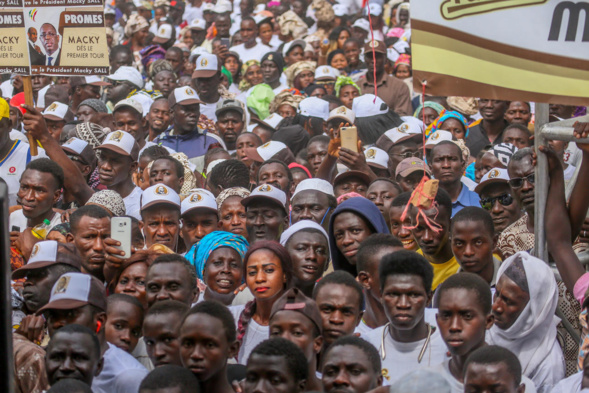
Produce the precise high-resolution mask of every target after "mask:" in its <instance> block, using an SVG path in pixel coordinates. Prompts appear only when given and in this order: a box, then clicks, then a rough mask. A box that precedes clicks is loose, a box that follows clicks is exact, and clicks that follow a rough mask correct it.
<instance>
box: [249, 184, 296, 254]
mask: <svg viewBox="0 0 589 393" xmlns="http://www.w3.org/2000/svg"><path fill="white" fill-rule="evenodd" d="M241 204H242V205H243V206H245V212H246V216H247V219H246V226H247V231H248V240H249V242H250V245H252V244H254V243H255V242H257V241H259V240H276V241H278V239H279V238H280V235H281V234H282V232H283V231H284V230H285V229H286V228H287V227H288V213H287V207H286V204H287V201H286V194H285V193H284V191H282V190H279V189H278V188H276V187H274V186H272V185H270V184H264V185H261V186H258V187H256V188H255V189H254V190H253V191H252V193H251V194H250V196H249V197H247V198H245V199H243V200H242V201H241Z"/></svg>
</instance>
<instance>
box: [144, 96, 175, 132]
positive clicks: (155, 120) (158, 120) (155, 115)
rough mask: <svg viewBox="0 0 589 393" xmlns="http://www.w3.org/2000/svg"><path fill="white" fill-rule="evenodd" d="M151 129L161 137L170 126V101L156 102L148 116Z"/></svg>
mask: <svg viewBox="0 0 589 393" xmlns="http://www.w3.org/2000/svg"><path fill="white" fill-rule="evenodd" d="M147 121H148V123H149V128H150V129H152V130H154V131H156V133H157V134H158V135H159V134H160V133H162V132H164V131H165V130H167V129H168V127H169V126H170V104H169V103H168V100H156V101H155V102H154V103H153V104H151V107H150V108H149V113H148V114H147Z"/></svg>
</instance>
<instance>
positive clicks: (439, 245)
mask: <svg viewBox="0 0 589 393" xmlns="http://www.w3.org/2000/svg"><path fill="white" fill-rule="evenodd" d="M423 213H424V214H425V215H426V217H427V218H428V219H430V220H431V221H434V222H435V223H437V224H438V225H440V227H441V228H440V230H439V232H437V233H436V232H435V231H433V230H432V229H431V228H430V227H429V226H427V225H425V223H424V222H423V219H420V220H419V222H418V221H417V211H416V210H414V211H413V212H412V214H411V224H412V226H416V228H414V229H412V231H413V237H414V238H415V240H416V241H417V244H418V245H419V248H421V250H422V251H423V254H424V255H429V256H434V257H435V256H437V255H438V254H440V253H441V252H442V251H443V250H444V248H445V247H446V244H447V243H448V235H449V231H450V213H449V212H447V211H446V209H444V208H438V209H429V210H425V211H423Z"/></svg>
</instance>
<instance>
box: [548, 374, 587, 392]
mask: <svg viewBox="0 0 589 393" xmlns="http://www.w3.org/2000/svg"><path fill="white" fill-rule="evenodd" d="M582 382H583V371H579V372H578V373H576V374H573V375H571V376H570V377H568V378H565V379H563V380H562V381H560V382H559V383H557V384H556V385H555V386H554V388H553V389H552V390H551V391H550V393H579V392H580V391H581V383H582Z"/></svg>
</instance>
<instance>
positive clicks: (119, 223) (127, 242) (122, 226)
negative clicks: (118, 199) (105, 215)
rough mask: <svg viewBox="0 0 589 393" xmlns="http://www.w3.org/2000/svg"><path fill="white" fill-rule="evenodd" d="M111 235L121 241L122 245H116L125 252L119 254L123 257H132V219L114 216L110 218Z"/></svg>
mask: <svg viewBox="0 0 589 393" xmlns="http://www.w3.org/2000/svg"><path fill="white" fill-rule="evenodd" d="M110 237H111V238H113V239H115V240H117V241H119V242H120V243H121V245H120V246H118V247H116V248H118V249H119V250H121V251H124V252H125V255H122V256H119V258H122V259H128V258H130V257H131V219H130V218H129V217H113V218H112V219H111V220H110Z"/></svg>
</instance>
